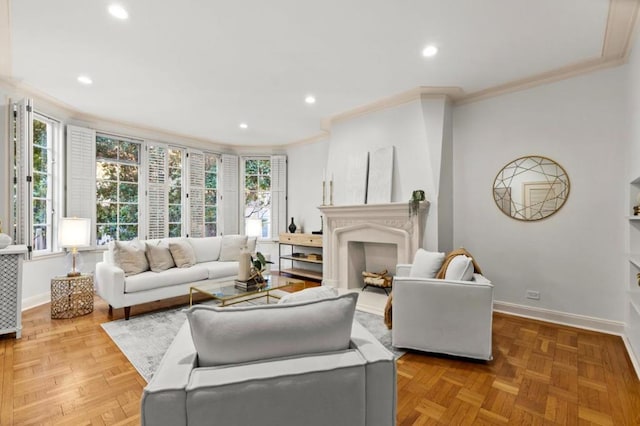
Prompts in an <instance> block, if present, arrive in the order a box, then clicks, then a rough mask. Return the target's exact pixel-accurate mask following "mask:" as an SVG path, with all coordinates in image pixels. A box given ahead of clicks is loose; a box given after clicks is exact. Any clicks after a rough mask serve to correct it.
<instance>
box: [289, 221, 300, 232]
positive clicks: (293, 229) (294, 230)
mask: <svg viewBox="0 0 640 426" xmlns="http://www.w3.org/2000/svg"><path fill="white" fill-rule="evenodd" d="M296 229H298V227H297V226H296V224H295V223H293V218H291V224H290V225H289V232H291V233H292V234H295V233H296Z"/></svg>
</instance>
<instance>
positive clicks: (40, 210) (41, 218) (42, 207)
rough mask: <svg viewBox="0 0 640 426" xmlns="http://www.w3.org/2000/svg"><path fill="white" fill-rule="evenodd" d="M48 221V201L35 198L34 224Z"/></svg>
mask: <svg viewBox="0 0 640 426" xmlns="http://www.w3.org/2000/svg"><path fill="white" fill-rule="evenodd" d="M42 223H47V202H46V201H45V200H33V224H34V225H39V224H42Z"/></svg>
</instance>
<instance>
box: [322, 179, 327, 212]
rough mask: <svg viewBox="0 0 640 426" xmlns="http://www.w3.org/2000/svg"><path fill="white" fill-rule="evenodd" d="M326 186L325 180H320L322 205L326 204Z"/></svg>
mask: <svg viewBox="0 0 640 426" xmlns="http://www.w3.org/2000/svg"><path fill="white" fill-rule="evenodd" d="M326 186H327V184H326V182H325V181H322V205H323V206H326V205H327V204H326V193H327V190H326Z"/></svg>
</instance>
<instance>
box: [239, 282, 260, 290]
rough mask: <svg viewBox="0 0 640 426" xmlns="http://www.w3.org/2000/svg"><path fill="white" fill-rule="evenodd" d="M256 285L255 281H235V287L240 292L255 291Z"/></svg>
mask: <svg viewBox="0 0 640 426" xmlns="http://www.w3.org/2000/svg"><path fill="white" fill-rule="evenodd" d="M257 284H258V283H256V281H255V280H249V281H238V280H236V281H235V287H236V288H237V289H238V290H242V291H250V290H255V289H256V288H257V287H258V285H257Z"/></svg>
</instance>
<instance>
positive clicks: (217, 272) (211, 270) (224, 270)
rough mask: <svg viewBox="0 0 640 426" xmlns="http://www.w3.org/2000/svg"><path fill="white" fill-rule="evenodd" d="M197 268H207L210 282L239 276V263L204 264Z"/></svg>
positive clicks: (199, 264)
mask: <svg viewBox="0 0 640 426" xmlns="http://www.w3.org/2000/svg"><path fill="white" fill-rule="evenodd" d="M196 266H198V267H202V268H205V269H206V270H207V273H208V274H209V279H210V280H215V279H218V278H226V277H236V276H237V275H238V262H217V261H216V262H204V263H198V264H197V265H196Z"/></svg>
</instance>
